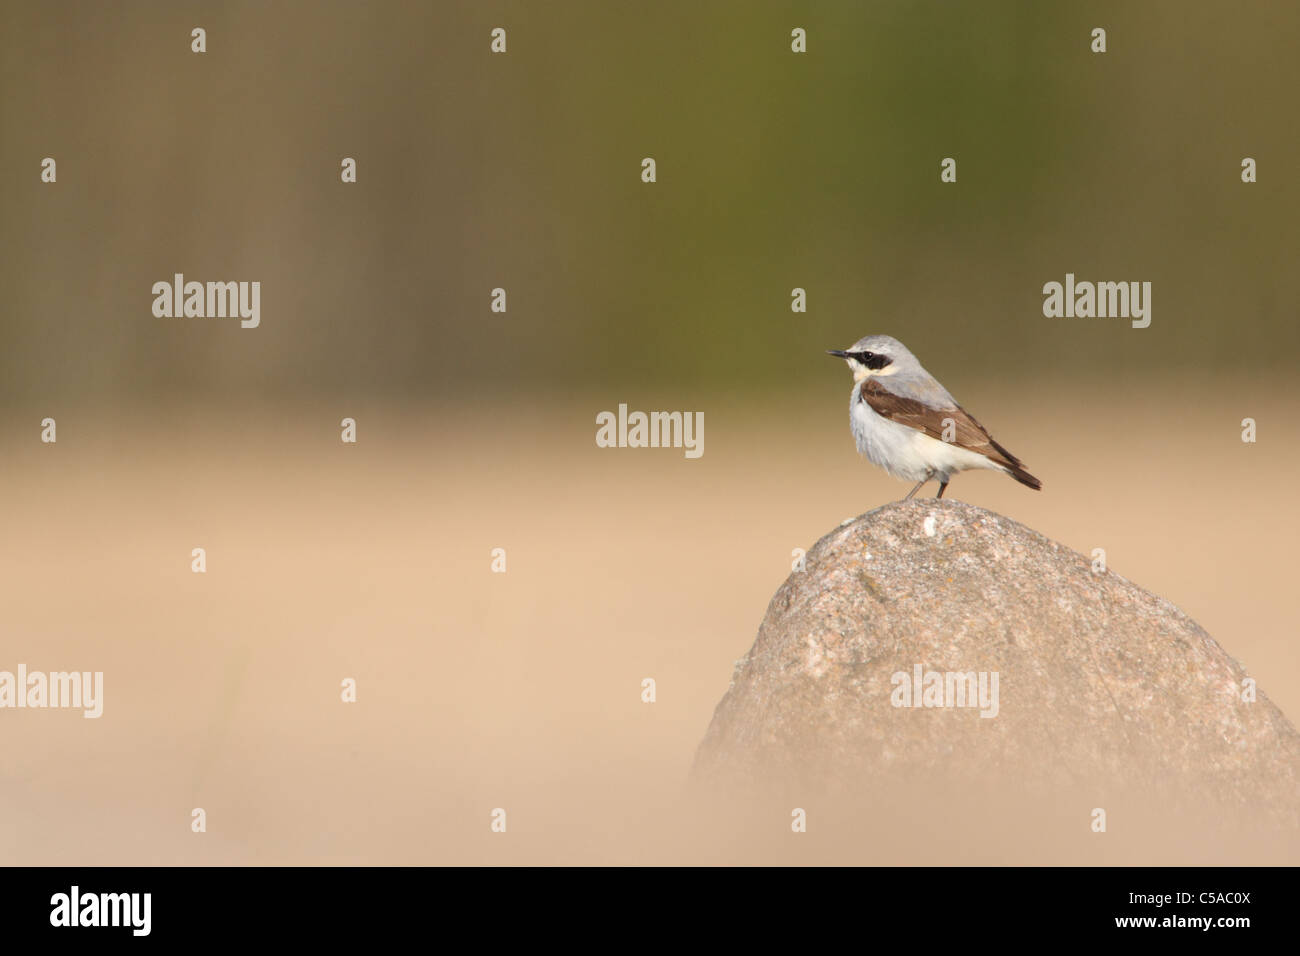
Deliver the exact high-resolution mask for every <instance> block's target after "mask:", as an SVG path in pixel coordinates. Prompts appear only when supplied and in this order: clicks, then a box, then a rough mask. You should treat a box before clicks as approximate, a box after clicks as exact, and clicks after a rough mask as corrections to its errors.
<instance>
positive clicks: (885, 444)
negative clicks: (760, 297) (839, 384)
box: [827, 335, 1043, 501]
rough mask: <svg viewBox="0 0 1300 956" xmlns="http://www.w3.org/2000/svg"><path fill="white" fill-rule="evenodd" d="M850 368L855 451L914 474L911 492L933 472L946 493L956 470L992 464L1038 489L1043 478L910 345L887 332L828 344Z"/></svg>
mask: <svg viewBox="0 0 1300 956" xmlns="http://www.w3.org/2000/svg"><path fill="white" fill-rule="evenodd" d="M827 354H829V355H834V356H836V357H837V358H842V359H844V360H845V361H846V362H848V363H849V369H850V370H851V371H852V372H853V393H852V395H851V397H850V398H849V423H850V424H851V426H852V428H853V438H854V439H855V440H856V441H857V445H858V451H859V452H861V453H862V454H864V455H866V456H867V458H868V459H870V461H871V462H872V464H875V465H879V466H880V467H881V468H883V469H885V471H887V472H889V473H890V474H891V475H893V476H894V477H895V478H902V479H904V480H906V481H915V482H916V483H917V484H916V487H915V488H913V489H912V490H911V491H909V492H908V493H907V497H906V498H904V499H903V500H904V501H906V500H907V498H911V497H912V496H913V495H914V494H916V493H917V492H918V491H920V490H921V486H922V485H924V484H925V483H926V482H927V481H929V480H930V479H931V478H935V479H938V481H939V493H938V494H937V495H935V497H936V498H942V497H943V491H944V489H945V488H947V487H948V481H949V480H950V479H951V478H952V476H953V475H955V474H956V473H957V472H959V471H966V470H968V469H971V468H988V469H991V470H993V471H1001V472H1005V473H1006V474H1008V475H1010V476H1011V477H1012V478H1014V479H1016V481H1018V482H1020V483H1021V484H1022V485H1028V486H1029V487H1030V488H1033V489H1034V490H1035V491H1037V490H1038V489H1040V488H1042V487H1043V483H1042V482H1041V481H1039V480H1038V479H1037V478H1035V477H1034V476H1033V475H1031V474H1030V473H1029V472H1027V471H1025V468H1024V465H1023V464H1022V463H1021V461H1020V459H1019V458H1017V457H1016V456H1015V455H1013V454H1011V452H1009V451H1007V450H1006V449H1005V448H1003V447H1002V446H1001V445H999V444H998V443H997V442H995V441H994V440H993V436H992V435H990V434H989V433H988V431H987V430H986V429H985V428H984V426H983V425H981V424H980V423H979V422H977V421H976V420H975V419H974V418H972V417H971V416H970V415H969V414H968V413H967V412H966V410H965V409H964V408H962V407H961V406H960V405H958V404H957V400H956V399H954V398H953V397H952V396H951V395H949V394H948V390H947V389H946V388H944V387H943V386H942V385H940V384H939V382H938V380H937V379H936V378H935V377H934V376H933V375H931V374H930V373H929V372H927V371H926V370H925V369H923V368H922V367H921V363H920V362H918V361H917V360H916V356H915V355H913V354H912V353H911V352H909V351H908V350H907V348H906V346H904V345H903V343H902V342H900V341H898V340H897V339H894V338H890V337H889V336H888V335H868V336H867V337H866V338H864V339H858V341H856V342H854V343H853V345H852V346H851V347H850V348H847V349H844V350H843V351H841V350H839V349H831V350H828V353H827Z"/></svg>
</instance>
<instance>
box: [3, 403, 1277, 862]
mask: <svg viewBox="0 0 1300 956" xmlns="http://www.w3.org/2000/svg"><path fill="white" fill-rule="evenodd" d="M837 384H843V385H844V386H845V387H844V388H838V387H837V388H829V387H828V389H827V390H826V391H825V392H823V393H819V394H816V395H809V396H803V397H801V398H800V399H798V400H797V401H795V400H792V401H788V402H780V401H773V402H771V403H770V404H769V405H768V406H767V407H764V408H756V407H755V406H754V405H753V404H752V403H746V402H745V401H742V400H740V399H734V398H731V399H729V398H725V397H715V398H708V397H701V398H699V399H698V400H694V401H693V407H696V408H700V409H703V410H704V411H705V418H706V431H705V454H704V457H703V458H701V459H700V460H698V461H688V460H686V459H685V458H684V457H683V456H682V454H681V453H680V452H679V451H672V450H619V451H611V450H602V449H598V448H597V447H596V446H595V443H594V440H593V439H594V434H595V425H594V416H595V413H596V412H597V411H599V410H601V409H603V408H613V407H615V406H616V404H617V402H618V401H619V400H625V401H631V402H632V403H633V407H643V408H680V407H682V404H683V398H682V395H681V394H680V393H678V394H675V395H646V396H617V395H615V396H594V397H592V398H590V399H588V400H581V399H575V400H574V401H573V402H572V403H571V404H567V405H563V406H561V405H549V406H544V407H537V406H532V407H527V406H512V407H500V408H495V409H491V410H486V409H483V408H478V409H476V410H473V411H468V410H462V409H457V408H453V407H449V406H437V407H434V406H427V407H426V406H406V407H400V408H399V407H385V406H381V405H378V404H372V403H361V404H359V405H353V406H350V407H347V408H341V407H332V406H330V407H325V406H321V407H308V406H303V405H299V406H292V407H289V406H283V407H280V406H275V407H269V408H267V407H249V408H242V409H232V408H225V409H222V408H202V407H180V408H178V407H172V408H168V409H163V410H159V409H156V408H147V407H132V408H129V409H128V408H120V409H110V408H98V409H84V408H82V409H63V410H57V411H54V412H51V411H48V410H44V409H30V410H26V409H21V410H17V411H16V412H15V414H14V415H13V416H11V417H10V419H9V420H10V421H11V422H12V421H16V420H22V416H23V415H26V416H27V417H29V418H31V419H32V421H33V423H34V422H37V421H39V419H40V418H41V417H42V416H43V415H45V414H51V413H53V414H55V415H56V416H57V417H58V422H59V424H58V428H59V433H58V435H59V440H58V443H57V445H54V446H44V445H41V444H40V443H39V442H38V441H37V438H36V436H37V429H36V426H35V425H34V424H33V426H32V427H31V428H28V429H27V430H25V431H18V430H17V429H16V428H13V427H11V428H10V430H9V431H8V432H6V434H5V435H4V436H3V437H4V447H5V449H6V451H5V459H6V460H5V463H4V467H3V471H4V485H5V495H4V499H3V503H0V528H2V529H3V535H4V539H5V547H4V549H3V551H2V552H0V579H3V581H4V606H5V607H4V625H3V631H2V632H0V669H13V668H15V667H16V666H17V664H18V663H19V662H23V663H26V664H27V665H28V667H29V668H32V669H44V670H62V669H79V670H102V671H104V672H105V682H106V693H105V698H106V699H105V712H104V716H103V718H102V719H100V720H98V721H94V720H84V719H82V717H81V716H80V715H79V714H78V713H70V712H54V711H43V712H42V711H5V712H0V745H2V746H3V750H4V755H5V759H4V763H3V769H2V770H0V858H2V859H3V860H4V861H5V862H8V863H88V864H109V863H127V864H143V863H181V864H184V863H214V862H215V863H377V864H378V863H448V862H455V863H587V862H620V863H636V862H657V863H658V862H673V861H683V862H722V861H733V862H762V861H770V862H828V861H834V862H862V863H880V862H898V863H907V862H944V861H950V862H1012V861H1022V862H1026V861H1028V862H1034V861H1036V862H1044V863H1056V862H1067V861H1070V860H1081V861H1086V862H1102V861H1107V860H1115V861H1123V862H1142V861H1145V862H1195V861H1205V862H1210V861H1212V860H1228V861H1236V862H1255V861H1257V860H1258V859H1262V857H1259V856H1256V857H1255V858H1254V859H1245V858H1242V855H1243V851H1241V850H1240V849H1237V850H1234V848H1233V847H1232V846H1226V847H1225V846H1218V845H1216V844H1215V843H1214V841H1211V840H1205V841H1198V840H1197V834H1196V833H1189V834H1179V833H1176V832H1171V833H1161V834H1158V838H1155V837H1153V836H1152V834H1153V833H1155V831H1153V830H1151V829H1150V828H1151V827H1153V826H1155V825H1156V824H1155V823H1154V822H1153V821H1145V822H1143V823H1142V824H1141V828H1139V827H1138V825H1137V822H1136V821H1130V822H1129V824H1128V826H1120V827H1117V828H1112V832H1110V833H1108V834H1107V835H1106V836H1105V837H1103V838H1096V837H1090V835H1089V834H1087V833H1086V823H1083V824H1080V829H1079V830H1078V831H1077V832H1076V831H1075V830H1074V829H1073V828H1074V827H1075V825H1076V823H1078V821H1076V820H1074V819H1073V818H1072V817H1071V815H1070V814H1069V813H1067V812H1065V811H1063V810H1062V809H1061V808H1039V814H1040V816H1041V817H1042V820H1041V821H1039V822H1038V823H1033V824H1031V823H1029V822H1026V821H1027V818H1026V817H1025V816H1024V808H1018V809H1015V810H1014V812H1013V810H1012V808H997V807H994V808H990V810H989V814H988V815H986V816H985V817H983V818H982V819H980V820H979V821H975V822H973V823H972V826H973V827H977V828H983V829H984V831H985V832H986V833H987V832H994V831H996V832H998V833H1000V834H1002V835H1001V837H1000V845H1001V846H1002V847H1003V849H1002V851H1001V852H999V853H990V852H989V851H988V850H987V847H986V846H985V848H983V849H979V848H976V849H971V848H967V847H963V846H960V845H954V844H951V843H945V844H943V845H935V844H934V842H933V841H929V840H927V837H926V836H925V833H924V827H923V826H921V827H920V828H919V829H907V830H899V828H897V827H891V826H889V824H890V823H891V821H893V820H894V817H893V816H891V814H895V813H897V814H899V816H898V817H897V819H898V820H899V821H900V822H901V821H902V820H903V819H904V818H903V816H902V814H903V811H902V810H901V809H899V808H894V809H892V810H891V808H888V807H863V808H847V809H846V808H842V807H841V808H835V809H834V810H831V809H828V810H827V811H826V812H824V813H823V814H822V815H821V816H820V817H819V816H816V815H814V816H813V818H812V825H811V826H810V832H809V833H808V834H806V835H805V836H804V837H802V838H793V837H792V835H791V834H790V833H789V827H788V820H789V809H788V808H783V807H767V806H764V805H762V804H761V802H759V801H757V800H756V801H754V802H752V803H748V804H747V803H745V802H744V801H743V800H741V801H738V802H734V803H732V804H730V805H726V804H724V805H721V806H719V805H710V806H707V807H706V806H702V805H699V804H694V803H692V802H690V801H689V800H688V799H686V798H685V797H684V796H683V782H684V778H685V775H686V771H687V769H688V767H689V764H690V761H691V759H692V756H693V753H694V749H695V747H696V745H697V744H698V742H699V740H700V738H701V736H702V734H703V732H704V729H705V727H706V726H707V724H708V721H709V718H710V715H711V713H712V710H713V707H714V706H715V704H716V703H717V701H718V699H719V698H720V696H721V694H722V693H723V691H724V690H725V689H726V686H727V680H728V677H729V675H730V672H731V665H732V662H733V661H734V660H735V659H736V658H738V657H740V656H741V655H742V654H744V653H745V651H746V650H747V649H748V647H749V645H750V643H751V642H752V640H753V638H754V632H755V629H756V627H757V624H758V622H759V620H760V619H761V618H762V615H763V612H764V609H765V606H766V603H767V601H768V599H769V597H770V596H771V594H772V592H773V591H774V590H775V588H776V587H777V586H778V584H779V583H780V582H781V581H782V579H783V578H784V577H785V575H786V574H787V573H788V571H789V562H790V552H791V549H792V548H795V547H807V546H808V545H810V544H811V543H812V542H813V541H815V540H816V539H817V538H818V537H819V536H820V535H821V534H822V533H824V532H825V531H826V530H827V529H829V528H831V527H832V526H833V525H834V524H836V523H837V522H839V521H840V520H842V519H843V518H845V517H847V516H850V515H853V514H857V513H860V512H862V511H866V510H869V509H870V508H872V507H874V506H875V505H877V504H879V503H882V502H884V501H886V500H890V499H891V498H896V497H899V496H901V494H902V493H903V491H904V490H905V489H904V488H903V486H902V485H900V484H898V483H896V482H894V481H893V480H892V479H889V478H887V477H885V476H883V475H882V474H880V473H878V472H876V471H875V470H873V469H871V468H870V467H869V466H868V465H866V464H865V463H864V462H862V461H861V460H860V459H858V458H857V457H856V456H855V454H854V452H853V450H852V447H851V443H850V438H849V435H848V428H847V424H848V423H847V412H846V409H845V408H844V407H843V406H844V404H845V398H846V394H847V382H845V383H837ZM841 393H844V394H841ZM1037 394H1038V395H1040V396H1042V400H1041V401H1039V402H1037V403H1036V404H1035V406H1034V407H1033V408H1023V407H1019V408H1018V407H1016V405H1015V403H1014V402H1013V400H1012V399H1013V396H1012V395H1011V394H1010V393H998V392H995V391H990V390H987V389H986V390H983V394H982V395H981V396H980V400H979V401H978V402H975V401H974V400H973V399H970V404H971V408H972V410H973V411H975V412H976V414H977V415H978V416H979V417H980V418H981V419H983V420H984V421H985V422H986V423H987V424H989V425H990V426H991V428H992V429H993V431H994V434H995V435H996V436H997V437H998V438H999V439H1000V440H1002V441H1003V442H1004V443H1005V444H1007V445H1008V446H1009V447H1010V448H1011V449H1012V450H1013V451H1015V452H1016V453H1017V454H1019V455H1021V456H1022V457H1023V458H1024V459H1025V460H1026V461H1027V462H1028V464H1029V466H1030V467H1031V469H1032V470H1033V471H1034V472H1035V473H1036V474H1038V475H1039V476H1040V477H1041V478H1042V479H1043V481H1044V483H1045V489H1046V490H1045V491H1044V492H1042V493H1041V494H1035V493H1033V492H1030V491H1028V490H1026V489H1024V488H1022V487H1020V486H1019V485H1016V484H1014V483H1012V482H1011V481H1009V480H1006V479H1003V478H1001V477H1000V476H995V475H991V474H977V475H968V476H962V477H959V478H958V479H956V480H955V482H954V483H953V485H952V487H951V488H950V493H955V494H956V495H957V496H958V497H961V498H963V499H965V500H969V501H973V502H976V503H978V504H980V505H982V506H984V507H987V508H991V509H993V510H996V511H1000V512H1002V513H1005V514H1007V515H1010V516H1013V517H1014V518H1016V520H1018V521H1021V522H1023V523H1026V524H1028V525H1030V526H1031V527H1034V528H1036V529H1038V530H1039V531H1041V532H1043V533H1044V534H1047V535H1048V536H1050V537H1053V538H1055V539H1057V540H1059V541H1062V542H1064V543H1066V544H1068V545H1070V546H1071V547H1074V548H1076V549H1077V550H1080V551H1083V552H1090V551H1091V550H1092V549H1093V548H1094V547H1102V548H1105V549H1106V552H1107V555H1108V558H1109V561H1110V564H1111V566H1112V567H1113V568H1115V569H1116V570H1117V571H1118V572H1119V573H1121V574H1123V575H1125V576H1126V577H1129V578H1130V579H1132V580H1134V581H1135V582H1136V583H1138V584H1140V585H1142V586H1144V587H1146V588H1148V589H1150V590H1153V591H1155V592H1157V593H1159V594H1161V595H1163V596H1165V597H1167V598H1169V599H1170V600H1172V601H1174V602H1175V603H1176V604H1178V605H1179V606H1181V607H1182V608H1183V609H1184V610H1186V611H1187V612H1188V613H1190V614H1191V615H1192V616H1193V617H1195V618H1196V619H1197V621H1199V622H1200V623H1201V624H1202V625H1203V626H1204V627H1205V628H1206V629H1207V630H1208V631H1209V632H1210V633H1211V634H1212V635H1213V636H1214V637H1215V638H1216V639H1217V640H1218V641H1219V642H1220V643H1221V644H1222V645H1223V646H1224V647H1225V648H1226V649H1227V650H1228V651H1229V652H1230V653H1231V654H1233V655H1234V656H1236V657H1237V658H1238V659H1240V660H1242V661H1243V662H1245V663H1246V665H1247V666H1248V667H1249V668H1250V670H1251V672H1252V673H1253V674H1255V675H1256V676H1257V678H1258V680H1259V682H1260V684H1261V686H1262V687H1264V688H1265V689H1266V691H1267V692H1268V693H1269V694H1270V696H1271V697H1272V698H1273V699H1274V700H1275V701H1276V702H1277V704H1278V705H1279V706H1280V707H1281V708H1282V710H1283V711H1284V712H1286V713H1287V714H1288V715H1289V716H1290V717H1291V718H1292V720H1293V721H1294V720H1295V719H1296V718H1297V716H1298V715H1300V646H1298V645H1297V641H1296V636H1295V623H1296V613H1295V587H1294V567H1295V542H1296V532H1297V530H1300V529H1298V528H1297V525H1298V523H1300V519H1298V516H1297V509H1296V508H1295V506H1294V504H1293V491H1292V490H1291V488H1290V482H1291V475H1292V474H1293V473H1294V468H1295V466H1296V465H1297V464H1300V450H1298V449H1300V442H1298V441H1297V438H1300V435H1297V425H1296V422H1297V413H1298V412H1300V406H1298V405H1297V403H1296V402H1294V401H1293V400H1290V399H1287V400H1285V401H1283V400H1280V399H1279V398H1277V395H1278V394H1289V392H1286V393H1283V392H1279V391H1278V390H1277V389H1276V388H1270V387H1269V386H1268V384H1267V383H1260V384H1258V385H1257V386H1256V387H1254V388H1253V390H1250V393H1249V394H1246V395H1244V396H1242V397H1241V400H1240V402H1239V403H1235V404H1232V405H1231V406H1230V405H1229V404H1228V403H1227V402H1226V400H1220V401H1214V400H1211V401H1210V402H1209V404H1206V402H1205V401H1204V400H1200V401H1199V402H1198V403H1197V406H1196V407H1199V408H1201V411H1200V413H1199V414H1196V415H1191V414H1188V413H1187V412H1186V411H1185V409H1186V407H1187V405H1186V402H1187V400H1188V399H1189V398H1190V399H1195V398H1198V395H1197V389H1196V384H1195V383H1190V382H1186V383H1182V384H1171V385H1169V386H1168V387H1165V388H1162V389H1160V390H1159V394H1160V395H1161V397H1160V399H1159V400H1156V401H1153V400H1151V399H1150V397H1149V396H1150V395H1152V394H1154V392H1150V391H1149V392H1145V393H1142V395H1138V394H1136V393H1128V394H1126V393H1124V392H1123V391H1115V390H1110V391H1109V392H1107V393H1106V394H1104V395H1100V396H1093V395H1086V394H1073V393H1062V392H1058V393H1052V392H1050V391H1047V390H1045V389H1040V390H1039V391H1038V392H1037ZM1143 396H1147V397H1143ZM1270 396H1272V397H1270ZM344 415H352V416H355V417H356V418H357V419H358V421H359V423H360V442H359V444H357V445H356V446H354V447H353V446H344V445H343V444H341V443H340V442H339V439H338V428H337V423H338V420H339V419H340V418H342V417H343V416H344ZM1245 415H1252V416H1253V417H1255V418H1256V419H1257V420H1258V421H1259V423H1260V425H1259V435H1260V441H1259V443H1258V444H1255V445H1243V444H1242V443H1241V441H1240V438H1239V433H1240V427H1239V422H1240V420H1241V418H1242V417H1244V416H1245ZM200 546H201V547H205V548H206V549H207V554H208V568H209V570H208V573H207V574H206V575H195V574H192V573H191V572H190V550H191V548H194V547H200ZM494 547H503V548H506V549H507V555H508V558H507V560H508V571H507V573H506V574H504V575H499V574H492V573H490V571H489V564H490V551H491V549H492V548H494ZM344 677H354V678H355V679H356V680H357V681H358V684H359V697H360V700H359V702H358V703H357V704H355V705H344V704H342V703H341V702H340V701H339V683H340V681H341V680H342V679H343V678H344ZM645 677H653V678H655V679H656V681H657V682H658V702H657V703H655V704H653V705H646V704H643V703H641V701H640V682H641V680H642V679H643V678H645ZM810 799H811V797H810ZM193 807H203V808H205V810H206V811H207V814H208V832H207V833H206V834H202V835H196V834H193V833H191V832H190V828H189V821H190V810H191V808H193ZM495 807H503V808H506V810H507V812H508V814H509V816H508V821H509V832H508V833H506V834H504V835H501V834H493V833H491V832H490V831H489V814H490V812H491V811H492V809H493V808H495ZM913 809H915V808H913ZM1040 823H1041V828H1042V830H1041V832H1039V831H1035V830H1034V827H1035V826H1039V824H1040ZM1143 828H1145V829H1143ZM882 830H883V831H892V832H895V834H896V836H895V837H894V838H893V839H892V840H889V839H884V840H882V839H881V837H880V833H881V832H882ZM1043 832H1046V833H1050V834H1052V835H1053V838H1052V839H1040V837H1041V836H1042V833H1043ZM1036 833H1037V835H1035V834H1036ZM1138 836H1141V837H1143V839H1135V837H1138ZM1101 840H1104V841H1105V842H1104V843H1103V842H1100V841H1101ZM976 842H977V843H979V842H980V841H976ZM981 845H984V844H981ZM1153 845H1154V846H1156V847H1158V848H1159V847H1163V848H1164V849H1163V850H1160V851H1159V852H1160V853H1161V854H1162V855H1161V857H1160V858H1151V857H1150V856H1149V853H1150V852H1152V851H1151V850H1150V847H1151V846H1153ZM1252 852H1253V851H1252ZM1284 852H1290V851H1289V850H1288V851H1284ZM1234 854H1235V855H1234ZM1291 862H1297V861H1296V860H1295V859H1294V858H1292V859H1291Z"/></svg>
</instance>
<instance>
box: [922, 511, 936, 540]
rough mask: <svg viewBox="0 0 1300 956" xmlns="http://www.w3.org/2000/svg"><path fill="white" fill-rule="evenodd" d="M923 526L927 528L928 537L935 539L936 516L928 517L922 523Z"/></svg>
mask: <svg viewBox="0 0 1300 956" xmlns="http://www.w3.org/2000/svg"><path fill="white" fill-rule="evenodd" d="M922 526H923V527H924V528H925V534H926V537H928V538H933V537H934V515H929V516H928V517H926V519H925V521H924V522H923V523H922Z"/></svg>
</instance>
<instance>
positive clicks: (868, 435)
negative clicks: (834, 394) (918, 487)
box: [849, 395, 998, 481]
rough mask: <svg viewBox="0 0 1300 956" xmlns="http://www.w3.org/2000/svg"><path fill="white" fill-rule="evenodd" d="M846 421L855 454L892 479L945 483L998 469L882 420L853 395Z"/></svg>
mask: <svg viewBox="0 0 1300 956" xmlns="http://www.w3.org/2000/svg"><path fill="white" fill-rule="evenodd" d="M849 417H850V421H851V423H852V426H853V437H854V440H855V441H856V442H857V445H858V451H860V452H861V453H862V454H863V455H866V457H867V459H868V460H870V461H871V463H872V464H874V465H879V466H880V467H881V468H883V469H885V471H887V472H889V473H890V474H891V475H893V476H894V477H895V478H902V479H905V480H907V481H920V480H921V479H923V478H926V477H929V476H934V477H937V478H940V479H941V480H946V479H947V477H948V476H949V475H953V474H955V473H957V472H959V471H965V470H966V469H968V468H991V469H995V470H997V469H998V466H997V465H995V464H993V463H992V462H991V461H989V460H988V459H987V458H985V457H984V456H983V455H979V454H976V453H975V452H973V451H968V450H967V449H965V448H961V447H959V446H957V445H953V444H950V443H949V442H944V441H939V440H938V439H937V438H931V437H930V436H929V435H927V434H925V433H924V432H920V431H917V430H916V429H915V428H908V427H907V426H906V425H899V424H898V423H896V422H891V421H890V420H889V419H887V418H882V417H881V416H879V415H877V414H876V413H875V412H873V411H872V410H871V406H870V405H868V404H867V403H866V402H862V401H857V400H856V395H855V400H854V402H853V404H852V405H851V406H850V416H849Z"/></svg>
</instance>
